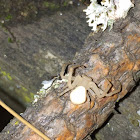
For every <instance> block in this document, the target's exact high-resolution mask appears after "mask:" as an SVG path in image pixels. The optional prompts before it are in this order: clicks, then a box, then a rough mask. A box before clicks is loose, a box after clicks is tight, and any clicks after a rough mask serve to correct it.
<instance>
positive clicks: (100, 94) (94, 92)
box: [89, 82, 105, 98]
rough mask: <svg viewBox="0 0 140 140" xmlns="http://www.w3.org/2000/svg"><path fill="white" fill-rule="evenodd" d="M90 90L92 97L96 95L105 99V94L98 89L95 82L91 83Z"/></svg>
mask: <svg viewBox="0 0 140 140" xmlns="http://www.w3.org/2000/svg"><path fill="white" fill-rule="evenodd" d="M90 88H91V89H89V91H90V93H91V94H92V96H95V94H96V95H97V96H98V97H99V98H102V97H104V96H105V95H104V92H103V91H102V90H101V89H100V88H98V87H97V85H96V84H95V83H94V82H90Z"/></svg>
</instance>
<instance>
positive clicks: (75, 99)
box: [70, 86, 86, 104]
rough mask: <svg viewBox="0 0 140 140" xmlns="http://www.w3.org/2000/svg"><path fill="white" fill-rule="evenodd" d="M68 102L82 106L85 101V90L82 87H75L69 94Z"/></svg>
mask: <svg viewBox="0 0 140 140" xmlns="http://www.w3.org/2000/svg"><path fill="white" fill-rule="evenodd" d="M70 100H71V102H72V103H73V104H82V103H84V102H85V101H86V89H85V87H83V86H78V87H76V88H75V89H74V90H73V91H72V92H71V93H70Z"/></svg>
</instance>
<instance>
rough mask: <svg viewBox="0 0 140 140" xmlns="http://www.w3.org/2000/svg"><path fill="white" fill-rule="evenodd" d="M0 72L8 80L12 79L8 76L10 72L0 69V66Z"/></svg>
mask: <svg viewBox="0 0 140 140" xmlns="http://www.w3.org/2000/svg"><path fill="white" fill-rule="evenodd" d="M0 73H1V75H2V76H4V77H6V78H7V79H8V80H10V81H11V80H12V77H11V76H10V73H7V72H5V71H3V70H1V68H0Z"/></svg>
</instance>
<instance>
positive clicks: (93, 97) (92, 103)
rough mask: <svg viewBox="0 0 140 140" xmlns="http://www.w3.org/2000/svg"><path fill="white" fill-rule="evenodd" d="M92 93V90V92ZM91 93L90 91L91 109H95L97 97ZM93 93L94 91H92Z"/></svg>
mask: <svg viewBox="0 0 140 140" xmlns="http://www.w3.org/2000/svg"><path fill="white" fill-rule="evenodd" d="M91 91H92V90H91ZM91 91H89V93H88V94H87V96H89V98H90V108H93V106H94V104H95V95H94V96H93V95H91ZM92 92H93V91H92Z"/></svg>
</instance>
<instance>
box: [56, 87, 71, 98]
mask: <svg viewBox="0 0 140 140" xmlns="http://www.w3.org/2000/svg"><path fill="white" fill-rule="evenodd" d="M69 90H70V89H69V88H66V89H65V90H64V91H63V92H61V94H60V95H59V97H61V96H63V95H64V94H65V93H67V92H68V91H69Z"/></svg>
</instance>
